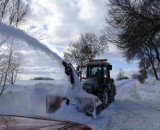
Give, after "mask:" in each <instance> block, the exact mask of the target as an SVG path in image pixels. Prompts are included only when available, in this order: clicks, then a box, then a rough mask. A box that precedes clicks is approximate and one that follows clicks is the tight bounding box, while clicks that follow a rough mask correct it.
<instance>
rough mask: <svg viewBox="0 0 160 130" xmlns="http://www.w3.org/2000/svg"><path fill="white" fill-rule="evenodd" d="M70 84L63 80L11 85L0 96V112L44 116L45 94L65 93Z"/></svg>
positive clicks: (25, 82)
mask: <svg viewBox="0 0 160 130" xmlns="http://www.w3.org/2000/svg"><path fill="white" fill-rule="evenodd" d="M27 82H28V85H26V84H27ZM62 82H63V83H62ZM70 86H71V85H70V83H69V82H68V81H65V80H63V81H46V82H44V81H41V82H40V81H31V80H30V81H24V84H23V83H22V82H21V83H20V84H19V83H17V84H16V85H11V86H9V87H8V88H7V90H6V91H5V93H4V94H3V95H2V96H1V97H0V104H1V105H0V114H17V115H31V116H32V115H34V116H35V115H37V116H46V115H47V114H46V95H65V93H66V92H67V91H68V88H69V87H70Z"/></svg>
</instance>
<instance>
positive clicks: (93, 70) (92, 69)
mask: <svg viewBox="0 0 160 130" xmlns="http://www.w3.org/2000/svg"><path fill="white" fill-rule="evenodd" d="M100 72H102V67H101V66H100V67H97V66H89V67H88V74H87V77H88V78H94V77H97V75H98V74H100Z"/></svg>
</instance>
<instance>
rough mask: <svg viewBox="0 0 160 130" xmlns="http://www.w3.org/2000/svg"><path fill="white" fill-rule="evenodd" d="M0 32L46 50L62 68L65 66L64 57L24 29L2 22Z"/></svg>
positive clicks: (43, 50) (35, 47)
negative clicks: (63, 63)
mask: <svg viewBox="0 0 160 130" xmlns="http://www.w3.org/2000/svg"><path fill="white" fill-rule="evenodd" d="M0 34H2V35H4V34H5V35H9V36H10V37H14V38H17V39H20V40H23V41H25V42H26V43H27V44H28V46H31V47H33V48H34V49H35V50H37V49H39V50H40V51H42V52H45V53H46V54H47V55H49V56H50V57H51V58H52V59H55V60H56V61H57V63H58V64H59V66H60V67H61V68H64V67H63V65H62V61H63V60H62V58H60V57H59V56H58V55H57V54H56V53H54V52H53V51H51V50H50V49H49V48H48V47H47V46H45V45H44V44H42V43H41V42H39V41H38V40H37V39H35V38H33V37H31V36H30V35H28V34H26V33H25V32H24V31H22V30H20V29H17V28H14V27H12V26H8V25H6V24H4V23H1V22H0Z"/></svg>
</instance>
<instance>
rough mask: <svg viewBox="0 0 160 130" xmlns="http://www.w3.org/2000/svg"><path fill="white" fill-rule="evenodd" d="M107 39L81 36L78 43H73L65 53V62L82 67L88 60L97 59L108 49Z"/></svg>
mask: <svg viewBox="0 0 160 130" xmlns="http://www.w3.org/2000/svg"><path fill="white" fill-rule="evenodd" d="M107 47H108V46H107V40H106V37H104V36H101V37H100V38H98V37H97V36H96V35H95V34H92V33H85V34H81V35H80V38H79V39H78V41H76V42H71V43H70V44H69V47H68V48H67V50H66V51H64V58H65V60H67V61H69V62H71V63H75V64H76V65H77V66H82V65H84V64H85V63H86V61H87V60H89V59H93V58H95V57H96V56H97V55H100V54H102V53H103V52H104V51H105V49H107Z"/></svg>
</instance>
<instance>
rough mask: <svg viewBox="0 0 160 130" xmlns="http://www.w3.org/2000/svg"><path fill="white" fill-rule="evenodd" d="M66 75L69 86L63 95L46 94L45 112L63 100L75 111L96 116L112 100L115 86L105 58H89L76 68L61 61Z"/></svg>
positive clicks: (53, 110) (57, 105) (54, 109)
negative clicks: (73, 107)
mask: <svg viewBox="0 0 160 130" xmlns="http://www.w3.org/2000/svg"><path fill="white" fill-rule="evenodd" d="M62 64H63V65H64V68H65V73H66V75H67V76H68V77H69V78H70V82H71V88H70V89H69V91H68V92H67V94H66V95H65V96H59V95H58V96H47V97H46V109H47V113H54V112H56V111H57V110H58V109H60V108H61V104H62V103H64V102H65V104H67V105H74V106H75V107H76V110H77V111H80V112H84V113H85V114H86V115H89V116H93V117H96V116H97V115H98V114H99V113H100V112H101V111H102V110H103V109H104V108H106V107H107V106H108V105H109V104H110V103H112V102H113V101H114V97H115V95H116V88H115V85H114V80H113V79H112V78H110V70H112V65H111V64H109V63H108V62H107V59H97V60H95V59H94V60H89V61H88V63H87V64H86V65H85V66H78V67H77V70H75V69H74V67H73V66H72V65H71V64H70V63H66V62H65V61H63V63H62Z"/></svg>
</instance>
